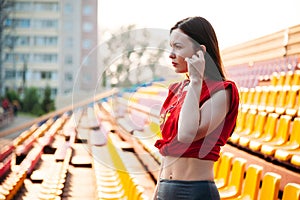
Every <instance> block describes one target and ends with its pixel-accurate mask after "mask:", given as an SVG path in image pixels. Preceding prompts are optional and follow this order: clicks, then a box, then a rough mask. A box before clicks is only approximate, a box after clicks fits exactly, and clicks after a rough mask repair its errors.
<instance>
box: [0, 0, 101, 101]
mask: <svg viewBox="0 0 300 200" xmlns="http://www.w3.org/2000/svg"><path fill="white" fill-rule="evenodd" d="M9 1H12V2H13V4H12V6H11V8H10V12H9V15H8V17H7V18H6V19H5V22H4V25H5V29H4V30H3V38H4V45H3V47H2V68H1V70H2V74H3V77H2V78H3V80H2V83H3V87H4V89H5V90H7V89H9V88H13V89H16V90H18V91H22V89H23V87H31V86H34V87H37V88H39V89H40V91H41V92H42V91H43V89H44V88H45V86H47V85H49V86H50V87H51V89H52V95H53V96H55V97H57V96H65V95H70V93H72V92H74V91H76V92H80V91H81V90H85V91H88V90H93V89H94V88H95V85H96V81H97V77H96V76H97V53H96V52H95V50H94V51H92V50H93V49H94V47H95V46H96V45H97V43H98V39H97V38H98V37H97V34H98V33H97V32H98V31H97V0H9ZM74 87H75V88H74Z"/></svg>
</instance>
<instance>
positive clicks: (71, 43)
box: [64, 37, 73, 48]
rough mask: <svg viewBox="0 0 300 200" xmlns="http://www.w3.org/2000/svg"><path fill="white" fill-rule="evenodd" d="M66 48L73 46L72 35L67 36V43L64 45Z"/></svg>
mask: <svg viewBox="0 0 300 200" xmlns="http://www.w3.org/2000/svg"><path fill="white" fill-rule="evenodd" d="M64 46H65V47H66V48H71V47H73V38H71V37H68V38H66V40H65V45H64Z"/></svg>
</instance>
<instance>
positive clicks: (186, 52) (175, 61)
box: [169, 29, 195, 73]
mask: <svg viewBox="0 0 300 200" xmlns="http://www.w3.org/2000/svg"><path fill="white" fill-rule="evenodd" d="M170 46H171V53H170V55H169V58H171V59H172V65H173V67H174V68H175V72H176V73H186V72H187V71H188V68H187V63H186V61H185V60H184V59H185V58H187V57H189V58H190V57H192V55H193V54H195V49H194V45H193V42H192V41H191V39H189V36H187V35H186V34H184V33H183V32H182V31H181V30H180V29H175V30H173V31H172V32H171V35H170Z"/></svg>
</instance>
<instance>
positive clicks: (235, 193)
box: [0, 25, 300, 200]
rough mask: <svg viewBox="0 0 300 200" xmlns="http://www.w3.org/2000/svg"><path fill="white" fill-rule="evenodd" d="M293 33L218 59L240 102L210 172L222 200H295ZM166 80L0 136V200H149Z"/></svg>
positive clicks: (296, 53) (299, 186)
mask: <svg viewBox="0 0 300 200" xmlns="http://www.w3.org/2000/svg"><path fill="white" fill-rule="evenodd" d="M299 36H300V26H299V25H298V26H295V27H290V28H289V29H288V30H283V31H279V32H277V33H274V34H272V35H268V36H264V37H261V38H258V39H256V40H253V41H249V42H247V43H243V44H241V45H237V46H235V47H232V48H229V49H227V50H225V51H223V52H222V53H223V57H224V64H225V67H226V69H227V71H228V76H229V77H230V79H232V80H234V81H236V83H237V84H238V87H239V93H240V99H241V103H240V106H239V115H238V120H237V125H236V128H235V130H234V132H233V133H232V136H231V137H230V139H229V141H228V143H227V144H226V145H225V146H224V147H223V148H222V152H221V157H220V158H219V160H218V161H217V162H216V163H215V165H214V172H215V182H216V183H217V187H218V189H219V191H220V195H221V199H274V200H275V199H281V200H296V199H297V200H299V199H300V181H299V180H300V173H299V171H300V134H299V130H300V98H299V95H300V94H299V93H300V92H299V90H300V89H299V88H300V64H299V63H300V62H299V61H300V46H299V43H300V37H299ZM283 41H284V42H283ZM258 44H259V47H260V48H259V49H258V48H257V47H258ZM171 81H172V80H162V81H155V82H149V83H143V84H141V85H135V86H133V87H132V88H126V89H112V90H110V91H107V92H103V93H101V94H99V95H98V96H97V97H93V98H92V99H88V100H86V101H83V102H81V103H78V104H76V105H72V106H71V105H70V106H69V107H66V108H64V109H61V110H58V111H55V112H53V113H50V114H48V115H45V116H42V117H40V118H38V119H36V120H34V121H32V122H31V123H29V124H26V128H25V129H26V130H24V131H22V132H21V133H20V135H19V136H18V137H16V138H14V139H13V140H7V139H4V138H1V141H0V144H1V149H0V161H1V163H0V183H1V186H0V199H87V200H89V199H133V200H135V199H136V200H139V199H150V198H151V197H152V194H153V191H154V187H155V184H156V182H157V180H158V178H159V177H158V171H159V166H160V162H161V156H160V154H159V152H158V151H157V149H156V148H155V147H154V146H153V144H154V142H155V141H156V140H157V139H158V138H160V137H161V133H160V129H159V123H160V122H159V111H160V108H161V106H162V102H163V99H164V98H165V97H166V95H167V92H168V90H167V86H168V85H169V83H170V82H171ZM23 129H24V126H22V125H20V127H19V129H18V130H23ZM16 130H17V129H14V131H16ZM1 134H3V135H8V134H9V132H5V133H4V132H3V133H1ZM1 136H2V135H1Z"/></svg>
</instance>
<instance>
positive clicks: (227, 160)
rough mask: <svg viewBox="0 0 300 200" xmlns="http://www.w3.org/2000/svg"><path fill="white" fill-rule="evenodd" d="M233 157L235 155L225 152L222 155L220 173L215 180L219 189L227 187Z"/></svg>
mask: <svg viewBox="0 0 300 200" xmlns="http://www.w3.org/2000/svg"><path fill="white" fill-rule="evenodd" d="M233 156H234V155H233V154H232V153H230V152H224V153H223V154H222V158H221V161H220V162H221V163H220V166H219V171H218V173H217V177H216V178H215V183H216V185H217V188H222V187H225V186H226V185H227V183H228V177H229V174H230V169H231V161H232V159H233Z"/></svg>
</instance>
